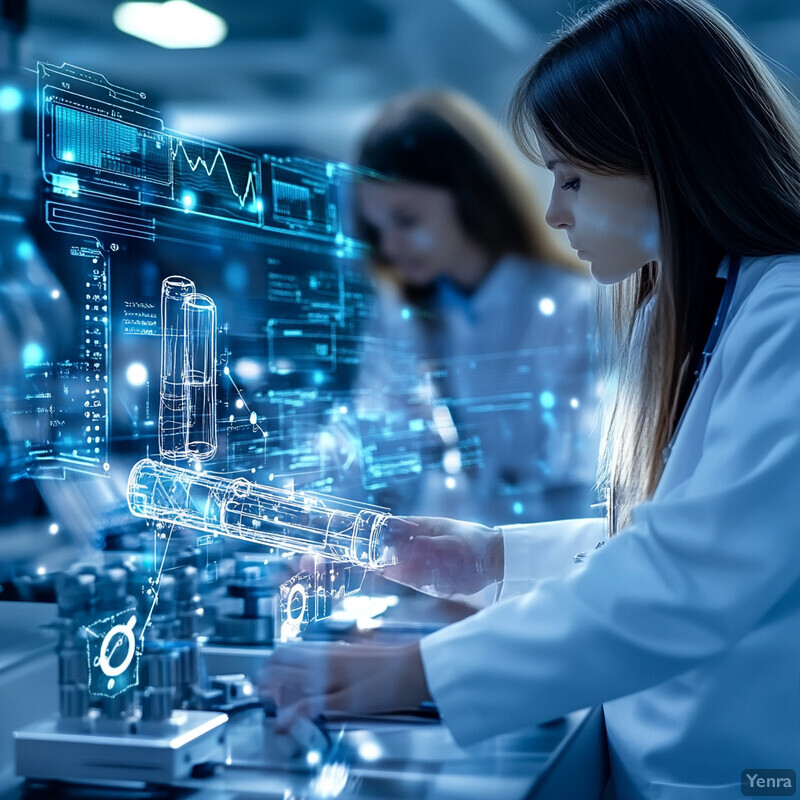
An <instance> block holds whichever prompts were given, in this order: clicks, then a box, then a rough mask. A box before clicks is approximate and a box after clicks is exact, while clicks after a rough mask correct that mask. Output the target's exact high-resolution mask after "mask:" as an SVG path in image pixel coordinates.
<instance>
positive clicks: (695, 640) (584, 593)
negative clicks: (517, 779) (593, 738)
mask: <svg viewBox="0 0 800 800" xmlns="http://www.w3.org/2000/svg"><path fill="white" fill-rule="evenodd" d="M724 267H726V262H723V268H724ZM799 481H800V256H798V255H791V256H775V257H770V258H757V259H756V258H745V259H743V260H742V266H741V272H740V276H739V281H738V285H737V287H736V291H735V293H734V296H733V300H732V304H731V308H730V311H729V313H728V318H727V320H726V325H725V328H724V329H723V333H722V336H721V338H720V341H719V345H718V347H717V351H716V353H715V355H714V357H713V359H712V361H711V364H710V366H709V368H708V371H707V372H706V374H705V376H704V377H703V379H702V381H701V383H700V386H699V388H698V391H697V393H696V394H695V397H694V399H693V400H692V402H691V404H690V406H689V407H688V408H687V411H686V415H685V418H684V422H683V425H682V427H681V429H680V431H679V433H678V436H677V439H676V441H675V443H674V447H673V450H672V454H671V456H670V459H669V461H668V463H667V465H666V467H665V470H664V473H663V476H662V478H661V481H660V483H659V485H658V488H657V490H656V492H655V495H654V497H653V498H652V500H651V501H650V502H647V503H644V504H642V505H641V506H639V507H638V508H637V509H635V511H634V514H633V523H632V524H631V525H630V526H629V527H628V528H627V529H625V530H624V531H622V532H620V534H619V535H618V536H616V537H614V538H613V539H610V540H609V541H608V542H607V543H606V544H605V546H604V547H602V548H600V549H599V550H596V551H595V552H594V553H593V554H592V555H591V556H590V557H589V558H588V559H587V560H586V562H585V563H584V564H583V565H582V566H574V567H573V566H572V556H573V554H574V553H575V552H576V551H579V550H586V549H587V548H592V547H593V546H594V544H595V543H596V541H597V540H598V539H600V538H602V528H601V525H602V523H600V522H598V521H597V520H589V521H587V520H584V521H573V522H563V523H545V524H542V525H532V526H522V527H517V528H507V529H504V539H505V563H506V581H505V584H504V586H503V592H502V596H503V597H508V599H506V600H503V599H502V598H501V602H499V603H498V604H496V605H494V606H492V607H490V608H488V609H486V610H485V611H483V612H481V613H479V614H477V615H475V616H474V617H472V618H469V619H467V620H464V621H463V622H460V623H457V624H455V625H452V626H450V627H449V628H446V629H443V630H442V631H439V632H437V633H435V634H433V635H432V636H430V637H427V638H426V639H423V641H422V657H423V663H424V666H425V672H426V676H427V679H428V683H429V685H430V688H431V691H432V694H433V697H434V698H435V700H436V701H437V703H438V704H439V707H440V709H441V712H442V714H443V717H444V719H445V720H446V722H447V724H448V726H449V727H450V728H451V730H452V731H453V733H454V735H455V737H456V739H457V740H458V741H459V742H461V743H469V742H472V741H475V740H478V739H481V738H484V737H486V736H491V735H494V734H498V733H500V732H503V731H508V730H511V729H515V728H518V727H521V726H525V725H530V724H531V723H534V722H540V721H544V720H547V719H550V718H553V717H557V716H559V715H561V714H563V713H565V712H568V711H570V710H574V709H577V708H581V707H586V706H592V705H596V704H598V703H601V702H602V703H604V708H605V719H606V727H607V732H608V741H609V748H610V753H611V766H612V777H613V781H614V787H615V791H616V797H617V798H618V800H632V799H633V798H643V797H647V798H658V800H667V799H671V798H692V800H696V799H699V800H702V798H714V799H715V800H716V798H728V797H740V796H741V792H740V780H741V773H742V770H745V769H747V770H758V769H766V768H775V769H781V768H788V769H794V770H795V771H796V772H798V773H800V512H799V511H798V502H797V501H798V497H800V491H798V487H800V483H799ZM547 576H551V577H547ZM526 589H528V590H530V591H527V592H526V593H524V594H516V596H514V595H515V593H518V592H520V591H522V590H526Z"/></svg>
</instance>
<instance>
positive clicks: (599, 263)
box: [539, 140, 659, 283]
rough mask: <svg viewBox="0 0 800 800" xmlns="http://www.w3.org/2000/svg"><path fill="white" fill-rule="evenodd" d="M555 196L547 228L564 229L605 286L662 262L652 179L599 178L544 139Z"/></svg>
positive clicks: (610, 176) (543, 152)
mask: <svg viewBox="0 0 800 800" xmlns="http://www.w3.org/2000/svg"><path fill="white" fill-rule="evenodd" d="M539 147H540V149H541V153H542V156H543V158H544V161H545V163H546V164H547V168H548V169H550V170H551V171H552V172H553V176H554V183H553V192H552V194H551V196H550V206H549V207H548V209H547V213H546V214H545V219H546V220H547V224H548V225H550V227H551V228H555V229H556V230H563V231H565V232H566V234H567V237H568V238H569V243H570V247H572V249H573V250H576V251H577V253H578V258H580V259H581V260H582V261H589V262H590V263H591V267H592V275H593V276H594V278H595V280H596V281H598V282H599V283H617V282H618V281H621V280H624V279H625V278H627V277H629V276H631V275H633V274H634V273H635V272H637V271H638V270H639V269H641V268H642V267H643V266H644V265H645V264H647V263H649V262H651V261H658V260H659V234H658V231H659V224H658V205H657V203H656V196H655V192H654V190H653V185H652V184H651V183H650V181H649V180H647V179H646V178H642V177H638V176H628V175H622V176H620V175H598V174H597V173H593V172H587V171H586V170H582V169H579V168H577V167H575V166H573V165H571V164H570V163H569V162H568V161H567V160H566V158H565V157H564V156H563V155H561V154H560V153H559V152H558V151H557V150H554V149H553V148H552V147H550V146H549V145H548V144H547V143H546V142H544V141H542V140H540V141H539Z"/></svg>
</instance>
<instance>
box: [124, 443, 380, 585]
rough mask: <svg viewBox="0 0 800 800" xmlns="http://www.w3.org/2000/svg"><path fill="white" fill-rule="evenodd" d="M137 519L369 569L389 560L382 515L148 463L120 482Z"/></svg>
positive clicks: (289, 492)
mask: <svg viewBox="0 0 800 800" xmlns="http://www.w3.org/2000/svg"><path fill="white" fill-rule="evenodd" d="M128 507H129V508H130V510H131V513H132V514H134V515H135V516H137V517H144V518H145V519H150V520H155V521H157V522H163V523H166V524H171V525H179V526H183V527H187V528H194V529H195V530H199V531H204V532H206V533H212V534H220V535H222V536H231V537H233V538H236V539H246V540H248V541H251V542H255V543H257V544H262V545H267V546H269V547H279V548H283V549H286V550H296V551H307V552H313V553H317V554H319V555H321V556H323V557H324V558H327V559H329V560H331V561H347V562H351V563H354V564H360V565H362V566H365V567H369V568H371V569H378V568H380V567H385V566H388V565H389V564H392V563H395V561H394V560H393V553H392V551H391V549H390V548H387V547H386V545H385V542H384V528H385V523H386V520H387V519H388V515H387V514H383V513H380V512H378V511H373V510H370V509H360V510H353V511H342V510H339V509H332V508H328V507H327V506H326V505H325V503H324V501H323V500H322V499H321V498H318V497H312V496H309V495H306V494H304V493H302V492H293V491H289V490H287V489H280V488H275V487H271V486H263V485H260V484H254V483H251V482H250V481H248V480H245V479H244V478H236V479H235V480H230V479H229V478H222V477H220V476H218V475H210V474H208V473H204V472H195V471H193V470H189V469H185V468H183V467H178V466H173V465H171V464H162V463H158V462H156V461H152V460H151V459H149V458H146V459H143V460H142V461H139V462H138V463H137V464H135V465H134V467H133V469H132V470H131V474H130V477H129V478H128Z"/></svg>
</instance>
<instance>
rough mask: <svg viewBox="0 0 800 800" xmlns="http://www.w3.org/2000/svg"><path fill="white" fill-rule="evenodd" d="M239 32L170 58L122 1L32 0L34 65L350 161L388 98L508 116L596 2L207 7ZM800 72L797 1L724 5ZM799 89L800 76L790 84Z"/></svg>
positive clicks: (28, 54)
mask: <svg viewBox="0 0 800 800" xmlns="http://www.w3.org/2000/svg"><path fill="white" fill-rule="evenodd" d="M197 2H198V3H199V4H200V5H202V6H204V7H205V8H207V9H209V10H211V11H214V12H215V13H217V14H220V15H221V16H222V17H224V18H225V20H226V21H227V23H228V28H229V33H228V36H227V38H226V40H225V41H224V42H223V43H222V44H221V45H219V46H218V47H215V48H211V49H199V50H167V49H163V48H160V47H157V46H155V45H152V44H148V43H146V42H144V41H141V40H138V39H135V38H133V37H130V36H128V35H126V34H123V33H121V32H120V31H118V30H117V29H116V28H115V27H114V24H113V22H112V12H113V10H114V8H115V6H116V0H80V1H79V2H65V0H29V3H28V9H29V11H28V15H29V23H28V28H27V30H26V32H25V33H24V34H23V37H22V39H21V42H20V46H19V61H20V64H21V65H22V66H33V65H34V64H35V62H36V61H37V60H46V61H50V62H58V63H61V62H68V63H73V64H78V65H80V66H84V67H86V68H89V69H93V70H96V71H98V72H102V73H103V74H105V75H106V76H107V78H108V79H109V80H110V81H111V82H113V83H116V84H121V85H124V86H127V87H130V88H135V89H137V90H141V91H146V92H147V94H148V97H149V98H150V100H151V101H152V103H153V105H154V106H155V107H157V108H158V109H159V110H160V111H162V112H163V113H164V115H165V118H166V120H167V121H168V123H169V124H170V125H171V126H173V127H176V128H179V129H182V130H187V131H190V132H193V133H196V134H201V135H206V136H208V137H211V138H216V139H218V140H221V141H225V142H227V143H231V144H240V145H247V146H268V145H272V146H275V147H277V146H286V147H295V146H300V147H306V148H309V149H313V150H316V151H317V152H319V153H320V154H325V155H326V156H329V157H335V158H347V156H348V151H350V150H351V149H352V144H353V141H354V137H356V136H357V133H358V131H359V130H361V129H362V128H363V125H364V124H365V123H366V121H367V120H368V119H369V118H370V116H371V115H372V114H373V113H374V111H375V109H376V108H377V107H378V106H379V105H380V103H381V102H382V101H383V100H385V99H386V98H388V97H390V96H392V95H393V94H396V93H398V92H402V91H404V90H408V89H412V88H419V87H431V86H443V85H444V86H451V87H456V88H458V89H461V90H463V91H465V92H467V93H469V94H470V95H472V96H473V97H475V98H476V99H477V100H479V101H480V102H481V103H483V104H484V105H485V106H487V107H488V108H489V109H490V111H492V113H494V114H496V115H499V114H500V113H501V112H502V110H503V108H504V106H505V103H506V101H507V99H508V96H509V93H510V91H511V88H512V86H513V83H514V79H515V78H516V77H517V76H518V75H520V74H521V72H522V71H523V70H524V68H525V66H526V65H527V64H528V63H529V62H530V61H531V60H532V59H533V58H534V57H535V56H536V54H537V53H538V52H539V50H540V49H541V47H542V46H543V44H544V43H545V42H546V41H547V40H548V38H549V37H550V36H551V35H552V32H553V31H554V30H556V29H557V28H558V27H559V26H560V25H561V24H562V22H563V20H564V19H568V18H569V17H570V16H571V15H572V14H573V13H574V11H575V10H576V9H580V8H582V7H584V6H585V5H587V3H586V2H583V0H197ZM717 5H718V6H719V7H720V8H721V9H722V10H723V11H724V12H725V13H727V14H728V15H729V16H730V17H731V18H732V19H733V20H734V21H735V22H736V23H737V24H739V25H740V26H741V27H743V28H744V30H745V31H746V32H747V34H748V35H749V36H750V37H751V38H752V39H753V40H754V41H755V43H756V44H757V45H758V46H759V47H760V48H761V49H762V50H764V51H765V52H766V53H768V54H769V55H770V56H771V57H772V58H773V59H775V60H776V61H778V62H780V63H781V64H782V65H783V66H785V67H786V68H788V70H790V71H791V72H792V73H800V48H798V47H797V42H800V3H798V2H797V0H718V2H717ZM790 80H791V79H790Z"/></svg>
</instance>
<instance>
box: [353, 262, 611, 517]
mask: <svg viewBox="0 0 800 800" xmlns="http://www.w3.org/2000/svg"><path fill="white" fill-rule="evenodd" d="M377 288H378V298H377V300H378V302H377V315H376V318H375V320H374V322H373V324H372V325H371V326H370V328H369V329H368V331H367V332H366V335H365V337H364V339H365V346H364V351H363V352H362V355H361V366H360V369H359V378H358V381H357V382H356V389H355V398H356V399H355V406H356V408H357V413H358V415H359V418H360V419H364V418H368V417H371V418H374V419H376V420H379V422H380V428H379V432H378V433H377V434H376V433H375V432H371V433H370V434H366V433H364V432H363V430H362V436H361V438H362V442H361V444H362V448H363V449H364V450H365V451H366V452H367V453H368V454H371V452H372V451H371V450H370V448H373V447H377V448H380V447H383V448H384V450H386V451H389V452H390V454H391V451H392V450H394V451H395V452H403V451H405V452H406V453H408V455H409V463H410V459H411V458H412V457H416V456H417V455H418V454H421V455H420V464H419V465H418V467H419V469H418V472H416V473H415V472H413V469H414V466H412V467H411V469H409V470H408V471H407V472H406V473H405V474H403V473H402V472H400V473H395V474H393V475H391V476H390V477H389V478H388V479H387V485H388V486H387V490H386V491H381V489H380V487H379V489H378V491H376V493H375V496H376V502H381V503H384V504H386V505H389V506H391V508H392V511H393V512H394V513H397V514H426V515H429V516H457V517H460V518H470V519H474V520H475V521H483V522H489V521H491V524H498V523H502V522H512V521H517V520H518V519H520V518H521V519H528V520H531V521H538V520H546V519H555V518H559V517H564V516H574V515H576V514H579V513H580V509H581V508H583V507H585V505H586V503H587V502H591V501H592V499H594V493H593V491H592V486H593V484H594V480H595V466H596V452H597V450H596V446H597V445H596V440H593V439H592V438H591V434H592V430H593V426H594V422H595V412H596V407H597V383H596V381H595V379H594V378H593V363H592V361H593V358H592V355H593V349H594V330H593V328H594V325H593V314H592V302H591V296H592V282H591V280H590V279H589V278H588V277H586V276H582V275H578V274H576V273H573V272H568V271H566V270H563V269H559V268H556V267H552V266H548V265H546V264H532V263H530V262H528V261H526V260H524V259H522V258H519V257H515V256H507V257H505V258H503V259H502V260H501V261H499V262H498V263H497V264H496V265H495V266H494V267H493V269H492V270H491V272H490V273H489V275H488V276H487V278H486V279H485V280H484V281H483V282H482V283H481V285H480V286H479V287H478V288H477V289H476V290H475V291H474V292H472V293H471V294H469V295H467V294H464V293H463V292H461V291H460V290H459V289H458V288H457V287H455V286H454V285H453V284H452V283H451V282H450V281H447V280H440V281H438V282H437V285H436V286H435V288H434V290H433V292H432V298H431V302H430V304H429V305H428V306H426V307H425V308H422V309H420V308H415V307H413V306H409V304H408V302H407V301H406V300H404V298H403V297H402V296H401V295H400V294H399V293H398V291H397V290H396V288H395V287H394V286H393V285H385V284H381V285H379V286H378V287H377ZM437 412H445V417H444V418H445V420H448V421H449V420H450V419H451V420H452V422H453V423H454V425H453V426H452V437H453V439H452V441H449V442H448V441H447V438H448V432H447V430H446V429H445V430H443V431H442V436H441V437H440V436H439V435H438V434H437V433H436V430H435V426H434V425H433V424H432V419H433V417H434V416H435V417H436V419H437V420H441V416H440V415H437ZM450 415H451V416H450ZM415 423H416V429H417V430H421V429H422V426H423V425H424V426H425V427H426V429H430V430H431V431H432V434H433V435H432V436H431V438H430V439H428V440H427V441H428V442H430V446H428V445H426V440H425V439H423V438H422V437H421V436H417V437H414V436H412V435H410V434H408V431H409V425H410V424H411V425H414V424H415ZM439 427H440V428H441V425H439ZM446 427H447V426H445V428H446ZM362 429H363V426H362ZM404 432H405V433H404ZM381 437H382V439H383V441H381ZM376 439H377V440H376ZM434 439H435V441H434ZM443 440H444V441H443ZM456 440H457V447H456V446H455V442H456ZM520 442H526V443H528V444H527V446H525V447H521V446H520ZM448 444H449V445H450V453H449V455H448V456H446V457H445V459H444V463H443V459H442V456H443V453H445V452H447V450H448ZM459 451H460V452H461V453H463V454H464V462H463V464H462V467H461V468H459V467H458V463H456V465H455V466H453V463H452V461H451V458H452V456H456V457H457V458H458V457H459ZM475 452H477V463H473V464H471V465H470V464H469V459H470V457H471V455H470V454H471V453H475ZM415 466H416V465H415ZM367 477H368V478H369V477H371V476H369V475H368V474H367ZM367 488H369V487H367ZM520 515H522V516H521V517H520Z"/></svg>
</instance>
